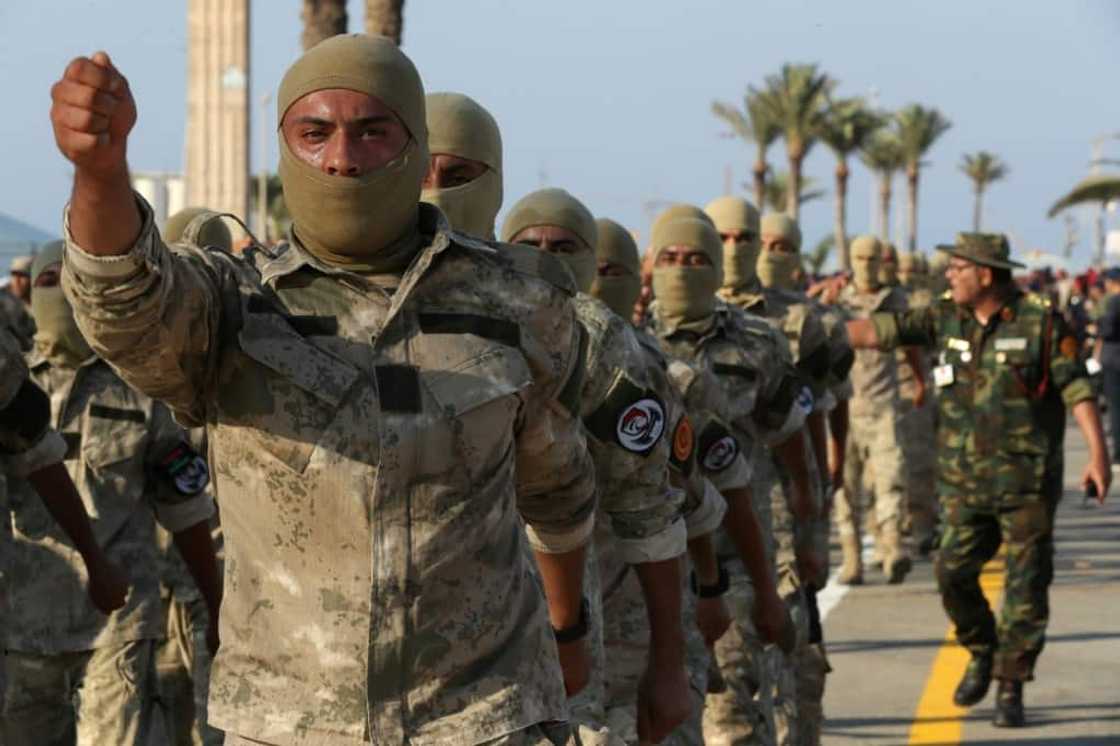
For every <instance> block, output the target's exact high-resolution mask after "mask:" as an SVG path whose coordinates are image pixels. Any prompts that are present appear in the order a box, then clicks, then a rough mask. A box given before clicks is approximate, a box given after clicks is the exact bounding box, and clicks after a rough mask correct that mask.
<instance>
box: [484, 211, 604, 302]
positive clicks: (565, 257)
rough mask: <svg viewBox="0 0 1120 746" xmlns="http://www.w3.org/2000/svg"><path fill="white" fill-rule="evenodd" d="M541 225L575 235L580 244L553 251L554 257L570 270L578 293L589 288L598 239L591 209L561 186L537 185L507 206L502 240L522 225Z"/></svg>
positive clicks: (512, 236) (517, 232) (520, 228)
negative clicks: (570, 249)
mask: <svg viewBox="0 0 1120 746" xmlns="http://www.w3.org/2000/svg"><path fill="white" fill-rule="evenodd" d="M542 225H552V226H556V227H557V228H567V229H568V230H570V231H571V232H572V233H574V234H576V236H577V237H578V238H579V240H580V243H581V244H582V246H581V247H580V250H579V251H576V252H574V253H572V254H556V258H557V259H560V260H561V261H563V262H564V264H566V265H567V266H568V269H570V270H571V271H572V276H573V277H574V278H575V281H576V288H577V289H578V290H579V291H580V292H581V293H586V292H588V291H590V290H591V283H593V282H594V281H595V274H596V270H597V268H598V261H597V260H596V259H595V252H596V250H597V246H598V243H599V238H598V236H599V229H598V228H597V227H596V226H595V218H594V216H592V214H591V211H590V210H588V209H587V208H586V207H585V206H584V204H583V203H582V202H580V201H579V200H578V199H576V198H575V197H573V196H572V195H570V194H568V193H567V192H565V191H564V190H563V189H538V190H537V191H535V192H531V193H529V194H527V195H525V196H524V197H522V198H521V199H520V200H518V202H517V204H515V205H514V206H513V207H512V208H510V211H509V215H507V216H506V221H505V222H504V223H503V224H502V240H503V241H506V242H509V241H513V240H514V239H515V238H516V236H517V234H519V233H521V231H523V230H525V229H526V228H535V227H538V226H542Z"/></svg>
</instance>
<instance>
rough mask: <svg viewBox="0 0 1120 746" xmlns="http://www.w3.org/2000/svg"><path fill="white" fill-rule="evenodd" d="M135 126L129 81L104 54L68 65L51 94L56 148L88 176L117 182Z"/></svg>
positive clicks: (133, 102) (52, 124)
mask: <svg viewBox="0 0 1120 746" xmlns="http://www.w3.org/2000/svg"><path fill="white" fill-rule="evenodd" d="M134 124H136V103H135V101H134V100H133V98H132V92H131V91H130V90H129V87H128V81H127V80H125V78H124V76H123V75H121V74H120V73H119V72H117V69H116V68H115V67H113V63H112V61H110V59H109V55H107V54H105V53H104V52H97V53H96V54H94V55H93V56H92V57H78V58H76V59H74V60H72V61H71V62H70V64H69V65H67V66H66V72H64V73H63V74H62V79H61V80H59V81H58V82H57V83H55V84H54V87H52V88H51V126H52V127H53V128H54V139H55V142H56V143H57V144H58V149H59V150H60V151H61V152H62V154H63V155H64V156H66V158H67V159H68V160H70V161H71V162H72V163H73V164H74V166H75V168H76V169H77V170H78V171H79V172H81V173H83V174H85V175H87V176H91V177H94V178H97V177H110V176H116V175H118V174H120V172H121V170H122V169H125V168H127V166H126V159H125V149H126V145H127V141H128V133H129V132H130V131H131V130H132V126H133V125H134Z"/></svg>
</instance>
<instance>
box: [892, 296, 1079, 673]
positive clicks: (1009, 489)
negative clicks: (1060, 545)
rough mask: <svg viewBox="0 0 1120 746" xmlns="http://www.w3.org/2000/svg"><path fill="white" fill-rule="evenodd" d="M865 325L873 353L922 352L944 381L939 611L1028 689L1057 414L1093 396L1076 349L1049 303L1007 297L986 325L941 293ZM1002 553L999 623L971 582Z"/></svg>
mask: <svg viewBox="0 0 1120 746" xmlns="http://www.w3.org/2000/svg"><path fill="white" fill-rule="evenodd" d="M872 321H873V323H874V324H875V329H876V332H877V333H878V335H879V341H880V346H881V347H882V348H883V349H890V348H891V347H893V346H896V345H923V346H927V347H930V348H933V349H935V350H937V352H938V361H937V362H938V365H939V366H945V370H951V371H952V376H951V379H949V377H948V376H947V375H946V377H945V378H943V385H940V386H938V397H937V407H938V431H937V445H938V448H937V455H938V474H939V479H938V496H939V498H940V500H941V506H942V514H943V519H944V522H945V528H944V535H943V537H942V541H941V547H940V553H939V556H938V562H937V567H936V569H937V577H938V585H939V587H940V590H941V594H942V602H943V604H944V606H945V609H946V611H947V613H948V614H949V617H950V618H951V619H952V620H953V623H954V625H956V628H957V638H958V639H959V640H960V641H961V643H962V644H964V645H966V646H968V647H969V648H970V649H972V650H973V651H974V652H992V653H994V656H995V668H994V675H995V676H997V677H1000V678H1006V679H1018V680H1029V679H1030V678H1031V677H1032V675H1033V669H1034V662H1035V659H1036V658H1037V657H1038V654H1039V653H1040V652H1041V650H1042V645H1043V640H1044V635H1045V629H1046V622H1047V619H1048V616H1049V604H1048V600H1047V597H1048V588H1049V585H1050V581H1051V578H1052V575H1053V553H1054V547H1053V516H1054V510H1055V509H1056V507H1057V501H1058V499H1059V497H1060V495H1061V474H1062V467H1063V458H1062V445H1063V439H1064V435H1065V410H1066V408H1068V407H1072V406H1074V405H1075V404H1077V403H1079V402H1082V401H1085V400H1090V399H1092V398H1093V391H1092V387H1091V385H1090V383H1089V380H1088V375H1087V374H1086V372H1085V367H1084V365H1083V364H1082V362H1081V361H1080V359H1079V358H1078V356H1077V346H1076V342H1074V341H1073V337H1072V335H1071V334H1070V333H1069V331H1068V329H1067V328H1066V324H1065V322H1064V320H1063V318H1062V316H1061V315H1060V314H1059V313H1058V312H1057V311H1056V310H1055V309H1054V308H1052V306H1051V304H1050V301H1049V300H1047V299H1046V298H1043V297H1042V296H1038V295H1035V294H1032V293H1023V292H1021V291H1019V290H1018V289H1017V288H1014V287H1012V288H1009V289H1008V290H1007V295H1006V297H1005V298H1004V304H1003V307H1002V309H1001V310H1000V311H999V313H997V314H995V315H994V316H993V317H992V318H991V319H990V320H989V322H988V324H987V325H986V326H984V325H981V324H980V323H979V322H978V321H977V320H976V319H975V317H973V316H972V315H971V313H969V312H967V311H966V310H964V309H962V308H959V307H958V306H957V305H956V304H955V303H953V301H952V298H951V297H950V296H949V295H948V294H947V293H946V294H945V295H943V296H942V297H941V298H940V299H939V300H938V302H937V303H935V304H933V305H931V306H928V307H926V308H921V309H914V310H911V311H909V312H907V313H904V314H897V315H886V314H883V315H876V316H874V317H873V318H872ZM946 381H948V382H946ZM1001 543H1002V544H1004V545H1006V547H1007V581H1006V586H1005V587H1006V590H1005V591H1004V599H1003V609H1002V612H1001V614H1000V620H999V623H998V625H997V624H996V622H995V619H994V615H993V614H992V612H991V610H990V608H989V607H988V603H987V601H986V600H985V599H984V596H983V594H982V593H981V592H980V586H979V575H980V569H981V567H982V565H983V564H984V562H986V561H987V560H988V559H990V558H991V557H992V556H994V554H995V552H996V551H997V550H998V549H999V547H1000V544H1001Z"/></svg>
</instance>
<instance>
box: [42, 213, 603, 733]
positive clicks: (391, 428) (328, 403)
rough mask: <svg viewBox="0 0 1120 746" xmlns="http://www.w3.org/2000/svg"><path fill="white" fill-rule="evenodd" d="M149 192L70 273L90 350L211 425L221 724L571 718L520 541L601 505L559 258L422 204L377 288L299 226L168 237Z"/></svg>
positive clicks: (235, 728) (566, 541)
mask: <svg viewBox="0 0 1120 746" xmlns="http://www.w3.org/2000/svg"><path fill="white" fill-rule="evenodd" d="M138 204H140V205H141V207H142V210H143V214H144V225H143V228H142V230H141V233H140V235H139V237H138V239H137V242H136V244H135V245H134V246H133V248H132V249H131V251H130V252H129V253H127V254H125V255H123V256H120V257H111V258H104V259H99V258H96V257H92V256H90V255H89V254H86V253H85V252H83V251H81V249H80V248H79V247H77V246H75V245H74V243H73V241H72V239H71V238H69V237H68V241H69V246H68V250H67V255H66V262H65V267H64V271H63V282H64V284H65V286H66V288H67V292H68V295H69V296H70V298H71V302H72V303H73V305H74V308H75V312H76V315H77V318H78V320H79V324H80V326H81V327H82V330H83V332H84V334H85V336H86V338H87V339H88V340H89V341H90V344H91V345H92V346H93V347H94V349H96V350H98V352H99V354H101V355H102V356H103V357H105V358H106V359H107V360H110V361H111V362H112V364H113V365H114V366H115V367H116V368H117V369H118V370H120V371H121V374H122V376H123V377H125V378H126V380H128V381H129V382H130V383H132V384H133V385H135V386H136V387H137V388H139V389H141V390H142V391H145V392H147V393H148V394H150V395H152V396H154V397H156V398H160V399H162V400H164V401H167V402H168V403H169V404H170V405H171V407H172V408H173V409H174V411H175V413H176V416H177V417H178V418H179V419H180V420H181V421H183V422H185V423H187V424H189V425H198V424H205V425H206V428H207V431H208V432H207V436H208V442H209V449H210V454H211V465H212V467H213V470H214V475H215V476H214V479H215V488H216V496H217V499H218V501H219V503H220V505H221V510H222V528H223V531H224V535H225V552H226V561H225V592H224V597H223V600H222V614H221V622H220V623H221V634H222V648H221V650H220V651H219V653H218V656H217V658H216V660H215V664H214V669H213V674H212V678H211V686H210V719H211V722H212V723H213V724H214V725H215V726H217V727H220V728H222V729H223V730H227V731H231V732H233V733H237V734H240V735H246V736H251V737H253V738H256V739H259V740H264V741H268V742H273V743H279V744H327V743H329V744H332V745H333V744H349V743H354V744H359V743H362V742H364V741H366V740H369V741H372V742H374V743H390V742H392V743H406V742H407V743H412V744H417V745H418V746H422V745H423V744H437V743H464V744H467V743H475V742H478V741H482V740H484V739H487V738H492V737H493V735H494V734H496V733H506V732H510V731H513V730H517V729H519V728H523V727H527V726H529V725H530V724H533V723H536V722H540V721H543V720H552V719H563V718H564V716H565V697H564V689H563V684H562V681H561V674H560V669H559V662H558V660H557V658H556V652H555V651H556V647H555V642H554V640H553V636H552V630H551V628H550V625H549V622H548V615H547V609H546V607H545V601H544V598H543V596H542V594H541V590H540V587H539V584H538V582H537V581H536V579H535V575H534V572H535V571H534V570H533V569H532V567H531V564H530V563H531V559H530V557H529V553H528V552H527V551H525V547H524V542H525V541H526V538H525V537H526V535H528V536H529V539H530V541H531V542H532V544H533V545H534V547H535V548H537V549H538V550H539V551H545V552H564V551H569V550H571V549H574V548H576V547H579V546H581V545H583V544H585V543H586V542H587V540H588V537H589V536H590V534H591V530H592V527H593V522H594V510H595V502H594V478H593V471H592V464H591V460H590V457H589V455H588V452H587V446H586V443H585V441H584V437H583V434H582V432H581V429H580V425H579V420H578V419H577V416H576V415H577V414H578V407H579V387H580V385H581V381H582V377H581V375H580V374H579V372H578V371H579V367H578V358H577V355H578V353H577V341H578V337H579V333H578V331H577V328H578V327H577V326H576V323H575V319H574V316H573V312H572V310H571V303H570V299H571V291H572V288H571V281H570V276H569V275H568V273H567V272H566V271H565V270H564V269H563V267H562V266H561V265H560V264H559V263H558V262H557V260H556V259H554V258H552V257H550V256H548V255H546V254H543V253H541V252H538V251H536V250H534V249H531V248H528V247H516V246H504V247H502V248H501V249H500V250H499V249H497V248H496V247H495V245H494V244H492V243H488V242H483V241H479V240H476V239H472V238H469V237H467V236H464V235H461V234H458V233H452V232H451V231H450V230H448V227H447V223H446V221H445V220H444V218H443V216H442V215H441V214H440V213H439V211H438V210H436V209H435V208H431V207H429V206H427V205H423V204H422V205H421V206H420V223H419V228H420V232H421V234H422V237H423V240H424V242H425V243H424V245H423V248H422V249H421V250H420V252H419V253H418V254H417V256H416V257H415V258H414V260H413V262H412V264H411V265H410V267H409V268H408V270H407V271H406V272H405V273H404V275H403V276H402V277H401V278H400V284H399V287H398V288H396V289H395V291H394V292H391V293H390V292H387V291H385V290H382V289H381V288H380V287H378V286H377V285H375V284H374V283H372V282H371V281H370V280H369V279H368V278H365V277H363V276H361V275H358V274H355V273H352V272H348V271H345V270H344V269H342V268H337V267H330V266H327V265H324V264H323V263H321V262H319V261H318V260H316V259H315V258H314V257H312V256H311V255H310V254H308V253H307V252H305V251H304V250H303V249H302V248H301V247H299V246H298V245H296V244H292V243H288V244H283V245H281V246H280V247H278V248H277V249H275V250H274V251H271V252H265V251H262V250H258V249H251V250H249V251H248V252H247V253H246V254H243V255H242V256H241V257H234V256H231V255H228V254H225V253H222V252H220V251H214V250H208V251H199V250H194V249H191V248H189V247H184V248H182V249H180V250H178V251H177V252H175V253H173V252H172V251H170V250H169V249H168V248H167V247H166V246H165V245H164V244H163V242H162V241H161V240H160V237H159V234H158V233H157V232H156V230H155V226H154V223H153V221H152V216H151V211H150V209H148V208H147V206H146V204H144V203H143V202H142V200H138ZM544 278H552V281H548V280H546V279H544ZM522 517H523V518H524V520H525V524H526V525H525V526H524V527H523V525H522V522H521V518H522Z"/></svg>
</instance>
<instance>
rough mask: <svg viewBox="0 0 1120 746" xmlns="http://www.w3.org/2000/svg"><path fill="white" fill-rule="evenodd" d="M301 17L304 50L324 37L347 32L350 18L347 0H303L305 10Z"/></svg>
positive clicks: (301, 38)
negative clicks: (347, 12)
mask: <svg viewBox="0 0 1120 746" xmlns="http://www.w3.org/2000/svg"><path fill="white" fill-rule="evenodd" d="M299 17H300V20H302V21H303V35H302V36H301V37H300V42H301V43H302V44H303V49H304V51H307V50H308V49H311V47H313V46H315V45H316V44H318V43H319V42H321V41H322V40H323V39H327V38H329V37H331V36H337V35H338V34H345V33H346V25H347V21H348V20H349V18H348V16H347V15H346V0H303V10H301V11H300V14H299Z"/></svg>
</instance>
